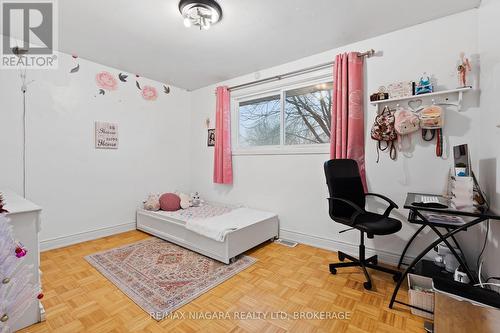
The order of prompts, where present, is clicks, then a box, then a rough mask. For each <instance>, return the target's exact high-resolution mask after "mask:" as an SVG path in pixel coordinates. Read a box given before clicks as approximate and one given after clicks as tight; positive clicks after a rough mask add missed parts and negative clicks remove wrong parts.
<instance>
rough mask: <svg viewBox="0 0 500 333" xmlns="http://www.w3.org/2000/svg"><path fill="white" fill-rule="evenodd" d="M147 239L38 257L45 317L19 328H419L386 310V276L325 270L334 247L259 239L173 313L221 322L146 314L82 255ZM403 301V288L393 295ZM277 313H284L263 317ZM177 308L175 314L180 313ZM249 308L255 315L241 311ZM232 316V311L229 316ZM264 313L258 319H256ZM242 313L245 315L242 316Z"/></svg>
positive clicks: (302, 332) (103, 242) (119, 238)
mask: <svg viewBox="0 0 500 333" xmlns="http://www.w3.org/2000/svg"><path fill="white" fill-rule="evenodd" d="M147 237H150V236H149V235H147V234H145V233H142V232H140V231H130V232H126V233H123V234H119V235H113V236H110V237H105V238H101V239H97V240H93V241H89V242H84V243H80V244H76V245H72V246H68V247H65V248H60V249H56V250H51V251H47V252H43V253H42V254H41V270H42V274H43V275H42V283H43V290H44V294H45V297H44V299H43V304H44V306H45V310H46V321H45V322H43V323H39V324H36V325H33V326H30V327H28V328H26V329H24V330H22V332H33V333H42V332H68V333H74V332H92V333H100V332H117V333H122V332H152V333H154V332H179V333H188V332H209V333H212V332H233V333H236V332H299V333H306V332H318V333H321V332H358V333H362V332H380V333H382V332H395V333H397V332H423V331H424V330H423V322H424V320H423V319H422V318H420V317H417V316H414V315H412V314H411V313H410V312H409V311H408V310H407V309H404V308H402V307H401V308H397V309H393V310H391V309H389V308H388V307H387V304H388V302H389V298H390V295H391V291H392V288H393V286H394V284H393V282H392V278H391V276H390V275H387V274H383V273H379V272H375V271H371V274H372V279H373V282H374V288H373V290H371V291H366V290H364V289H363V281H364V276H363V274H362V272H361V271H360V270H358V269H357V268H346V269H342V270H339V271H338V273H337V275H335V276H334V275H331V274H330V273H329V271H328V263H330V262H336V261H338V260H337V255H336V253H334V252H329V251H326V250H322V249H318V248H314V247H310V246H306V245H298V246H297V247H295V248H288V247H285V246H281V245H278V244H273V243H266V244H264V245H262V246H260V247H258V248H255V249H253V250H251V251H249V252H248V253H247V254H248V255H251V256H253V257H255V258H257V259H258V262H257V263H256V264H254V265H253V266H251V267H250V268H248V269H246V270H245V271H243V272H241V273H239V274H238V275H236V276H234V277H232V278H231V279H229V280H228V281H226V282H224V283H223V284H221V285H219V286H217V287H215V288H214V289H212V290H210V291H208V292H207V293H205V294H203V295H202V296H200V297H199V298H197V299H195V300H194V301H192V302H191V303H189V304H187V305H185V306H183V307H182V308H180V309H179V310H178V311H180V312H182V313H184V314H188V315H189V314H191V315H196V313H198V314H199V313H215V312H224V311H227V312H229V313H230V314H231V313H232V314H231V315H230V316H231V318H229V319H221V320H215V319H212V320H210V319H209V318H201V319H181V318H166V319H164V320H162V321H160V322H157V321H155V320H154V319H151V318H150V316H149V314H147V313H145V312H144V311H143V310H142V309H141V308H139V307H138V306H137V305H136V304H135V303H134V302H133V301H131V300H130V299H129V298H128V297H127V296H125V294H123V293H122V292H121V291H120V290H119V289H118V288H117V287H115V286H114V285H113V284H112V283H111V282H109V281H108V280H107V279H106V278H105V277H103V276H102V275H101V274H100V273H99V272H97V271H96V270H95V269H94V268H93V267H92V266H90V265H89V264H88V263H87V262H86V261H85V260H84V259H83V257H84V256H86V255H88V254H92V253H95V252H98V251H103V250H107V249H110V248H113V247H117V246H121V245H125V244H128V243H132V242H136V241H139V240H142V239H145V238H147ZM399 297H400V299H401V300H405V301H406V297H407V294H406V291H402V292H401V293H400V296H399ZM279 311H282V312H283V313H287V314H288V316H289V317H288V318H281V317H280V316H279V315H274V317H273V318H271V315H272V314H273V313H274V314H275V313H277V312H279ZM180 312H179V313H180ZM251 312H254V314H252V315H251V316H254V317H259V318H258V319H255V318H243V315H242V314H248V313H251ZM327 312H328V313H330V315H331V313H332V312H338V313H341V314H342V313H345V312H347V313H348V314H347V315H348V316H349V319H344V320H342V319H327V320H321V319H317V318H316V319H314V318H312V319H294V318H292V317H291V316H293V315H294V313H303V314H307V315H311V314H312V313H316V314H320V313H327ZM234 313H239V314H240V315H239V318H235V316H234ZM264 315H266V316H267V317H266V318H263V316H264ZM248 317H250V314H248Z"/></svg>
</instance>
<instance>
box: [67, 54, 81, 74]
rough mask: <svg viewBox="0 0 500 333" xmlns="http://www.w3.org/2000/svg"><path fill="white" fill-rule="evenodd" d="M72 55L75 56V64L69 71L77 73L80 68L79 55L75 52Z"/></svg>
mask: <svg viewBox="0 0 500 333" xmlns="http://www.w3.org/2000/svg"><path fill="white" fill-rule="evenodd" d="M71 57H72V58H73V63H74V66H73V68H71V70H70V71H69V72H70V73H76V72H78V71H79V70H80V64H79V63H78V56H77V55H76V54H73V55H72V56H71Z"/></svg>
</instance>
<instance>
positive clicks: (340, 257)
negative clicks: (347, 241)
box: [338, 252, 345, 261]
mask: <svg viewBox="0 0 500 333" xmlns="http://www.w3.org/2000/svg"><path fill="white" fill-rule="evenodd" d="M338 257H339V260H340V261H344V260H345V257H344V254H343V253H342V252H339V254H338Z"/></svg>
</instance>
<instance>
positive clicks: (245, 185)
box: [191, 10, 480, 261]
mask: <svg viewBox="0 0 500 333" xmlns="http://www.w3.org/2000/svg"><path fill="white" fill-rule="evenodd" d="M476 28H477V10H471V11H467V12H463V13H460V14H457V15H453V16H449V17H445V18H442V19H439V20H435V21H431V22H428V23H425V24H422V25H418V26H414V27H411V28H408V29H404V30H399V31H396V32H393V33H389V34H386V35H382V36H379V37H376V38H372V39H369V40H365V41H361V42H358V43H354V44H351V45H347V46H345V47H342V48H339V49H334V50H331V51H328V52H324V53H321V54H317V55H314V56H311V57H308V58H303V59H301V60H299V61H295V62H291V63H288V64H284V65H282V66H278V67H274V68H269V69H265V70H262V71H261V72H260V77H261V78H264V77H268V76H271V75H276V74H281V73H285V72H288V71H292V70H295V69H301V68H305V67H308V66H312V65H317V64H321V63H325V62H328V61H331V60H333V59H334V56H335V55H336V54H337V53H339V52H345V51H350V50H356V51H365V50H367V49H370V48H374V49H375V50H377V51H382V52H383V55H382V56H377V57H373V58H370V59H367V61H366V82H365V89H366V90H365V92H366V96H365V101H366V102H365V116H366V137H367V139H366V160H367V166H366V168H367V177H368V184H369V189H370V191H373V192H379V193H383V194H385V195H387V196H389V197H390V198H392V199H394V200H395V201H396V202H397V203H398V204H399V205H400V206H401V205H402V204H403V201H404V198H405V195H406V192H407V191H416V192H418V191H423V192H434V193H441V192H442V191H443V189H444V186H445V183H446V177H447V174H448V170H449V168H450V167H451V166H452V159H451V158H444V159H441V158H437V157H436V156H435V152H434V151H435V145H429V144H427V143H423V142H422V140H421V139H419V138H418V137H414V139H413V141H414V144H415V145H416V148H415V151H414V157H412V158H405V157H403V156H400V157H399V158H398V160H397V161H395V162H394V161H391V160H390V159H389V158H388V157H387V155H382V157H381V160H380V163H378V164H377V163H376V150H375V143H374V141H372V140H371V139H370V138H369V131H370V127H371V123H372V122H373V119H374V115H375V108H374V107H372V106H371V105H369V103H368V94H369V93H370V92H374V91H377V90H378V87H379V86H380V85H386V84H388V83H390V82H395V81H401V80H411V79H413V80H415V79H418V78H419V77H420V75H421V74H422V72H424V71H426V72H428V73H432V74H433V75H434V76H435V77H436V78H437V80H438V81H437V83H438V86H437V89H451V88H455V87H456V86H457V78H456V63H457V61H458V57H459V53H460V52H462V51H464V52H466V53H467V54H468V55H476V57H477V51H478V46H477V29H476ZM254 79H255V76H254V75H253V74H252V75H246V76H243V77H239V78H236V79H233V80H230V81H226V82H221V83H220V85H222V84H223V85H234V84H239V83H244V82H248V81H252V80H254ZM475 84H477V82H475ZM218 85H219V84H218ZM215 86H216V85H214V86H209V87H206V88H203V89H199V90H196V91H194V92H193V93H192V146H191V156H192V169H191V178H192V179H191V185H192V189H193V190H197V191H200V193H201V194H202V195H203V196H205V197H206V198H208V199H210V200H218V201H223V202H231V203H245V204H247V205H249V206H253V207H256V208H261V209H267V210H271V211H275V212H276V213H278V214H279V216H280V223H281V233H282V236H284V237H288V238H295V239H297V240H301V241H303V242H308V243H310V244H314V245H318V246H323V247H328V248H332V249H347V250H349V251H352V250H355V248H354V247H352V246H349V245H346V244H345V243H348V244H357V243H358V241H359V240H358V237H359V235H358V233H357V232H348V233H343V234H340V235H339V234H338V231H339V230H342V229H344V227H345V226H342V225H340V224H336V223H333V222H332V221H331V220H330V218H329V216H328V212H327V202H326V200H325V198H326V197H327V189H326V185H325V180H324V175H323V162H324V161H325V160H327V159H328V155H327V154H315V155H265V156H263V155H260V156H234V157H233V163H234V185H233V186H221V185H215V184H213V183H212V172H213V168H212V164H213V149H211V148H207V147H206V127H205V119H206V118H207V117H210V118H211V119H212V122H213V121H214V119H215V118H214V110H215V97H214V90H215ZM241 93H242V92H239V94H241ZM466 104H467V105H466V108H465V110H464V112H462V113H458V112H456V111H455V110H453V109H450V110H447V111H446V128H445V131H444V135H445V137H446V141H447V144H448V148H447V149H446V153H447V155H448V154H450V149H449V146H452V145H456V144H460V143H468V144H469V145H470V146H471V149H472V152H477V153H478V152H479V145H478V136H479V121H480V118H479V110H478V109H477V108H476V107H475V105H477V98H475V96H474V94H470V96H467V97H466ZM371 206H372V207H375V206H376V207H378V205H374V204H373V203H372V204H371ZM395 216H396V217H399V218H401V219H403V220H405V218H406V211H405V210H402V209H400V210H399V212H398V213H397V214H395ZM414 230H415V227H413V226H410V225H408V224H407V223H404V227H403V230H402V231H401V232H399V233H397V234H395V235H393V236H387V237H376V238H375V239H374V240H369V241H368V243H367V247H371V248H375V249H376V250H377V252H378V253H380V254H382V257H383V258H384V260H386V261H394V260H395V258H396V255H397V254H398V253H400V252H401V250H402V248H403V246H404V243H405V242H406V240H407V239H408V238H409V237H410V236H411V234H412V233H413V232H414ZM467 237H468V239H469V241H467V242H466V243H467V244H476V242H477V234H476V233H475V232H474V231H472V232H469V233H468V235H467ZM426 242H428V240H427V241H423V240H422V238H420V239H419V241H418V242H417V244H416V245H415V246H414V247H413V250H411V251H410V253H411V254H416V251H415V249H422V246H423V245H424V244H425V243H426ZM469 249H470V250H471V251H472V250H475V248H474V247H473V246H472V248H469ZM467 252H469V251H467Z"/></svg>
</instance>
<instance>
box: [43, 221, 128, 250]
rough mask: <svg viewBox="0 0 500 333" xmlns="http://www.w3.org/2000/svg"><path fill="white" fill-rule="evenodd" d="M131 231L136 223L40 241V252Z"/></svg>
mask: <svg viewBox="0 0 500 333" xmlns="http://www.w3.org/2000/svg"><path fill="white" fill-rule="evenodd" d="M130 230H135V222H129V223H123V224H118V225H115V226H111V227H105V228H100V229H94V230H89V231H84V232H79V233H76V234H73V235H68V236H61V237H56V238H51V239H45V240H42V241H40V251H41V252H43V251H48V250H53V249H57V248H60V247H64V246H68V245H73V244H77V243H81V242H86V241H90V240H94V239H97V238H102V237H106V236H111V235H114V234H119V233H122V232H126V231H130Z"/></svg>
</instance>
